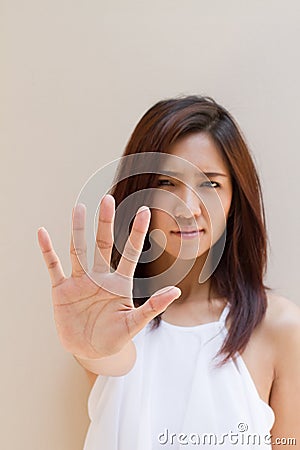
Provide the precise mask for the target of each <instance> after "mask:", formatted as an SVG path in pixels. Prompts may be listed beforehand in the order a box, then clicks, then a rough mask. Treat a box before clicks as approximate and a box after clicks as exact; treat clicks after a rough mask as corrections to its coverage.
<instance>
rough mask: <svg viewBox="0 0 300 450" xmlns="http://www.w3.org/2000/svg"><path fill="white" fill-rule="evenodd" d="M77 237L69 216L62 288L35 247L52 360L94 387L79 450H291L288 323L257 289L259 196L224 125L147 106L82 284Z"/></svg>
mask: <svg viewBox="0 0 300 450" xmlns="http://www.w3.org/2000/svg"><path fill="white" fill-rule="evenodd" d="M131 156H132V157H133V158H131ZM141 157H142V159H141ZM136 194H138V196H137V197H136ZM128 199H129V201H127V202H126V200H128ZM124 202H125V203H124ZM122 205H123V207H122ZM144 205H146V206H147V207H143V206H144ZM139 206H142V208H140V209H139V210H138V212H137V209H138V207H139ZM116 207H118V209H117V211H116V214H115V208H116ZM150 210H151V213H150ZM136 213H137V214H136ZM132 217H134V220H132ZM84 228H85V207H84V205H82V204H79V205H77V207H76V208H74V210H73V232H74V239H73V240H72V242H71V260H72V275H71V277H70V278H66V276H65V275H64V273H63V270H62V267H61V264H60V261H59V259H58V257H57V255H56V253H55V252H54V250H53V246H52V243H51V240H50V237H49V235H48V233H47V232H46V230H45V229H43V228H42V229H40V230H39V232H38V237H39V243H40V247H41V250H42V252H43V255H44V258H45V261H46V264H47V267H48V270H49V274H50V276H51V280H52V286H53V303H54V312H55V320H56V324H57V330H58V334H59V337H60V339H61V342H62V345H63V346H64V347H65V348H66V349H67V350H68V351H69V352H71V353H72V354H73V355H74V356H75V357H76V359H77V360H78V361H79V363H80V364H81V365H82V366H83V367H84V368H85V369H86V370H87V372H88V374H89V375H90V377H91V379H92V378H94V379H95V378H96V377H97V375H100V376H99V377H97V380H96V382H95V384H94V386H93V389H92V391H91V394H90V398H89V415H90V418H91V424H90V428H89V431H88V435H87V438H86V443H85V450H96V449H98V448H99V449H103V450H117V449H119V450H129V449H130V450H148V449H149V450H150V449H153V450H154V449H155V450H156V449H159V448H173V449H175V448H187V447H188V448H195V446H197V445H201V447H205V448H206V447H207V448H213V447H217V446H220V447H221V448H244V447H245V448H251V449H254V448H271V446H273V448H274V447H276V445H280V444H281V445H282V444H284V445H285V448H293V449H295V448H300V419H299V417H300V311H299V308H298V307H297V306H296V305H295V304H294V303H292V302H291V301H289V300H287V299H285V298H283V297H280V296H277V295H274V294H272V293H271V289H270V288H268V287H267V286H265V285H264V283H263V276H264V274H265V271H266V261H267V236H266V228H265V216H264V207H263V200H262V195H261V188H260V182H259V179H258V175H257V172H256V169H255V166H254V163H253V161H252V158H251V155H250V152H249V150H248V148H247V145H246V143H245V140H244V138H243V136H242V134H241V132H240V130H239V128H238V126H237V124H236V123H235V121H234V119H233V118H232V116H231V115H230V114H229V112H228V111H227V110H226V109H225V108H224V107H222V106H221V105H219V104H217V103H216V102H215V101H214V100H213V99H211V98H209V97H198V96H187V97H183V98H177V99H170V100H165V101H161V102H159V103H157V104H156V105H154V106H153V107H152V108H151V109H150V110H149V111H147V112H146V114H145V115H144V116H143V117H142V119H141V120H140V122H139V123H138V125H137V126H136V128H135V130H134V132H133V134H132V136H131V138H130V140H129V143H128V145H127V147H126V149H125V152H124V154H123V159H122V160H121V164H120V167H119V170H118V173H117V176H116V180H115V183H114V186H113V187H112V188H111V190H110V195H106V196H104V197H103V199H102V201H101V205H100V212H99V225H98V230H97V239H96V240H97V246H96V249H95V255H94V265H93V268H92V270H91V271H89V270H88V267H87V258H86V244H85V236H84ZM128 228H129V232H127V229H128ZM129 233H130V234H129ZM128 234H129V238H128ZM127 238H128V239H127ZM74 242H75V246H74ZM75 247H76V248H75ZM144 255H146V256H147V257H146V258H143V256H144ZM111 267H112V268H113V269H114V271H112V270H111ZM166 286H167V288H166V289H164V290H163V291H161V289H162V288H164V287H166ZM207 433H209V434H210V435H209V436H206V438H205V434H206V435H207ZM270 433H271V436H270ZM291 438H292V439H293V440H292V441H288V439H291ZM284 440H285V441H284ZM295 441H296V444H295ZM288 443H289V445H287V444H288Z"/></svg>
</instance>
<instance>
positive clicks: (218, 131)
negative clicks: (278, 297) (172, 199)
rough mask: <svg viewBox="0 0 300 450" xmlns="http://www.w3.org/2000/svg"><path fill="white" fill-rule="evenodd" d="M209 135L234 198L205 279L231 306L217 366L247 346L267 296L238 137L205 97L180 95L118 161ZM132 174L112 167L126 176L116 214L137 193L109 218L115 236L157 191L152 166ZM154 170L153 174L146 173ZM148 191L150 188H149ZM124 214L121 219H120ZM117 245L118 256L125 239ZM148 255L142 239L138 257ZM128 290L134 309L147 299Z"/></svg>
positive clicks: (254, 196)
mask: <svg viewBox="0 0 300 450" xmlns="http://www.w3.org/2000/svg"><path fill="white" fill-rule="evenodd" d="M196 132H205V133H207V134H209V136H210V137H211V138H212V140H213V142H214V143H215V144H216V146H217V147H218V148H219V149H220V150H221V152H222V155H223V157H224V158H225V160H226V162H227V164H228V167H229V170H230V174H231V177H232V187H233V195H232V201H231V207H230V211H229V215H228V220H227V224H226V232H227V233H226V242H225V247H224V251H223V254H222V257H221V259H220V261H219V263H218V266H217V268H216V269H215V271H214V272H213V274H212V275H211V287H212V286H213V287H214V289H215V291H216V292H217V293H218V294H219V295H220V296H222V297H225V298H226V299H227V301H228V302H229V304H230V306H231V307H230V312H229V316H228V317H229V319H230V328H229V331H228V335H227V337H226V339H225V341H224V343H223V346H222V348H221V349H220V352H219V354H223V356H224V358H223V362H226V361H227V360H228V359H229V358H231V357H235V355H236V353H237V352H241V351H242V350H243V349H244V348H245V347H246V345H247V343H248V341H249V339H250V336H251V334H252V332H253V330H254V328H255V327H256V326H257V325H258V324H259V323H260V322H261V321H262V319H263V317H264V315H265V312H266V308H267V296H266V290H269V289H270V288H269V287H267V286H265V285H264V282H263V279H264V275H265V273H266V265H267V233H266V223H265V211H264V205H263V198H262V192H261V185H260V181H259V177H258V173H257V171H256V168H255V164H254V162H253V159H252V157H251V154H250V150H249V149H248V147H247V144H246V142H245V139H244V137H243V135H242V132H241V131H240V129H239V126H238V125H237V123H236V121H235V120H234V118H233V117H232V116H231V115H230V113H229V112H228V111H227V110H226V109H225V108H224V107H223V106H221V105H219V104H218V103H217V102H216V101H215V100H214V99H212V98H211V97H202V96H195V95H192V96H184V97H179V98H173V99H168V100H163V101H160V102H158V103H156V104H155V105H154V106H153V107H151V108H150V109H149V110H148V111H147V112H146V113H145V114H144V115H143V117H142V118H141V120H140V121H139V123H138V124H137V126H136V127H135V129H134V131H133V133H132V135H131V137H130V139H129V142H128V144H127V146H126V148H125V151H124V153H123V156H128V155H133V154H139V153H147V152H157V153H163V152H164V153H166V152H167V150H168V148H169V146H170V145H171V144H173V143H174V142H175V141H176V140H177V139H179V138H181V137H183V136H186V135H188V134H191V133H196ZM131 169H132V167H131V163H130V161H129V162H128V161H126V158H125V163H124V164H122V161H121V165H120V168H119V174H121V175H123V177H124V176H125V178H124V179H122V180H121V181H118V177H117V178H116V181H115V184H114V186H113V187H112V189H111V190H110V193H111V194H112V195H113V196H114V198H115V202H116V207H118V205H119V204H120V203H121V202H122V201H123V200H124V199H126V198H127V197H128V196H130V195H132V194H133V193H135V192H138V191H141V196H139V200H140V202H139V204H133V205H132V207H127V208H125V210H124V209H123V213H122V217H121V216H120V215H119V216H118V215H117V214H116V217H115V226H114V235H115V236H117V237H120V236H121V235H122V233H121V230H122V229H123V230H124V223H126V220H127V219H128V218H129V219H128V221H130V218H132V217H133V216H134V214H135V213H136V211H137V209H138V208H139V207H140V206H141V205H147V200H149V195H148V193H147V190H148V191H149V187H153V186H155V185H156V184H155V183H156V180H157V178H158V176H159V175H158V174H156V173H155V167H151V169H152V170H151V173H141V174H139V173H136V175H134V176H126V173H130V171H131ZM153 169H154V170H153ZM150 191H151V189H150ZM124 214H125V215H126V214H128V217H127V219H126V218H125V216H124ZM132 221H133V220H131V222H130V225H129V229H128V233H126V236H124V233H123V237H122V238H121V241H122V242H120V240H119V242H118V246H117V247H118V249H120V248H121V249H122V248H123V247H124V245H125V241H126V239H127V237H128V235H129V233H130V230H131V226H132ZM148 248H149V236H148V233H147V235H146V238H145V243H144V248H143V252H144V251H146V250H147V249H148ZM120 257H121V252H119V250H117V248H116V246H115V245H114V247H113V251H112V260H111V264H112V266H113V268H114V269H116V268H117V265H118V262H119V260H120ZM146 276H147V264H145V263H141V262H140V260H139V262H138V264H137V267H136V271H135V274H134V277H135V278H139V277H146ZM134 292H135V290H134V287H133V300H134V304H135V305H136V306H139V305H141V304H142V303H144V302H145V301H146V300H147V299H148V298H149V297H141V296H140V297H139V298H136V297H135V294H134ZM160 320H161V318H160V315H158V316H157V317H155V319H153V327H154V328H155V327H157V326H159V322H160Z"/></svg>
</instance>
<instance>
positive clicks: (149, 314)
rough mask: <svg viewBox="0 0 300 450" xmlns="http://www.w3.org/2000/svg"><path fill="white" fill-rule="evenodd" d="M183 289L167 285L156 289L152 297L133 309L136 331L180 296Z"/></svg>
mask: <svg viewBox="0 0 300 450" xmlns="http://www.w3.org/2000/svg"><path fill="white" fill-rule="evenodd" d="M180 295H181V290H180V289H179V288H178V287H176V286H167V287H164V288H163V289H160V290H159V291H156V292H155V293H154V294H153V295H151V297H150V298H149V299H148V300H147V301H146V302H145V303H144V304H143V305H142V306H139V307H138V308H136V309H134V310H133V315H134V317H133V319H134V320H133V323H135V328H137V330H134V333H135V334H136V333H137V332H138V331H140V330H141V329H142V328H144V327H145V326H146V325H147V323H148V322H150V320H152V319H154V317H155V316H157V315H158V314H161V313H162V312H163V311H164V310H165V309H166V308H167V307H168V306H169V305H170V304H171V303H172V302H173V301H174V300H176V298H178V297H180Z"/></svg>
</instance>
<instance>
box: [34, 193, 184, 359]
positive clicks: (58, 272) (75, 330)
mask: <svg viewBox="0 0 300 450" xmlns="http://www.w3.org/2000/svg"><path fill="white" fill-rule="evenodd" d="M143 208H144V209H143ZM114 216H115V200H114V198H113V196H111V195H106V196H104V197H103V199H102V201H101V204H100V211H99V223H98V229H97V237H96V244H97V245H96V246H95V254H94V264H93V268H92V270H91V271H90V272H89V270H88V267H87V251H86V239H85V222H86V209H85V206H84V205H83V204H79V205H77V206H76V207H75V208H74V209H73V233H74V234H73V236H71V247H70V256H71V263H72V274H71V276H70V277H69V278H67V277H66V276H65V274H64V271H63V269H62V266H61V263H60V260H59V258H58V256H57V254H56V252H55V251H54V249H53V245H52V242H51V239H50V236H49V234H48V232H47V231H46V230H45V229H44V228H40V229H39V230H38V241H39V245H40V248H41V251H42V253H43V257H44V260H45V262H46V265H47V268H48V272H49V275H50V278H51V283H52V300H53V307H54V319H55V323H56V327H57V332H58V335H59V338H60V341H61V343H62V345H63V346H64V348H65V349H66V350H67V351H69V352H70V353H73V354H76V355H77V356H79V357H82V358H95V359H96V358H102V357H105V356H110V355H113V354H115V353H118V352H119V351H120V350H122V348H123V347H124V346H125V345H126V344H128V342H129V341H130V340H131V339H132V338H133V337H134V336H135V335H136V334H137V333H138V332H139V331H140V330H141V329H142V328H143V327H145V326H146V325H147V323H148V322H150V320H152V319H153V318H154V317H155V316H156V315H158V314H160V313H161V312H163V311H164V310H165V309H166V308H167V307H168V305H169V304H170V303H172V302H173V301H174V300H175V299H176V298H178V297H179V295H180V294H181V292H180V289H178V288H176V287H173V286H168V287H166V288H164V289H163V290H160V291H157V292H155V293H154V294H153V295H152V296H151V297H150V298H149V299H148V300H147V301H146V302H145V303H144V304H143V305H142V306H139V307H138V308H136V307H135V306H134V304H133V299H132V287H133V274H134V271H135V268H136V265H137V261H138V259H139V257H140V254H141V251H142V248H143V243H144V239H145V236H146V233H147V229H148V226H149V223H150V210H149V208H147V207H142V208H140V209H139V211H138V212H137V214H136V216H135V218H134V221H133V225H132V230H131V233H130V236H129V238H128V240H127V242H126V245H125V247H124V252H123V255H122V256H121V258H120V261H119V264H118V267H117V269H116V270H115V271H114V272H111V270H110V260H111V254H112V247H113V225H114ZM74 242H75V244H74Z"/></svg>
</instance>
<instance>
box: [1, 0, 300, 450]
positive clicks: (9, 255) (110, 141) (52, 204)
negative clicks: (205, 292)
mask: <svg viewBox="0 0 300 450" xmlns="http://www.w3.org/2000/svg"><path fill="white" fill-rule="evenodd" d="M0 17H1V19H0V20H1V24H0V30H1V39H0V42H1V48H2V51H3V53H2V58H1V65H2V69H1V78H2V82H1V100H0V104H1V121H0V127H1V141H2V143H1V160H2V164H1V167H2V173H1V179H0V180H1V181H0V182H1V207H2V214H1V229H2V230H1V253H2V259H1V277H2V281H1V291H2V293H1V305H2V308H1V309H2V310H1V317H2V325H1V334H2V336H1V341H0V342H1V343H2V351H1V397H0V398H1V414H2V417H1V421H0V423H1V448H6V449H10V450H24V449H28V450H41V449H42V450H81V449H82V447H83V441H84V436H85V433H86V430H87V426H88V417H87V406H86V400H87V395H88V392H89V384H88V381H87V379H86V376H85V373H84V372H83V370H82V369H81V368H80V367H79V366H78V365H77V364H76V362H75V361H74V360H73V358H72V356H71V355H69V354H67V353H66V352H65V351H64V350H63V349H62V347H61V346H60V343H59V341H58V338H57V336H56V330H55V325H54V321H53V316H52V305H51V297H50V284H49V279H48V273H47V271H46V268H45V266H44V262H43V260H42V257H41V255H40V253H39V249H38V245H37V240H36V230H37V228H38V227H39V226H42V225H43V226H45V227H46V228H47V229H48V230H49V232H50V234H51V236H52V239H53V242H54V245H55V248H56V250H57V252H58V254H59V255H60V257H61V260H62V264H63V266H64V269H65V272H66V273H67V274H69V272H70V262H69V256H68V249H69V239H70V225H71V209H72V206H73V204H74V202H75V200H76V197H77V195H78V193H79V191H80V189H81V187H82V185H83V184H84V182H85V181H86V180H87V178H88V177H89V176H90V175H91V174H92V173H93V172H94V171H95V170H97V169H98V168H99V167H101V166H102V165H103V164H105V163H107V162H109V161H111V160H112V159H113V158H117V157H118V156H120V155H121V153H122V150H123V148H124V145H125V143H126V141H127V139H128V137H129V135H130V132H131V130H132V128H133V126H134V125H135V124H136V122H137V121H138V119H139V118H140V116H141V115H142V113H144V111H145V110H146V109H147V108H148V107H149V106H150V105H152V104H153V103H154V102H156V101H158V100H160V99H161V98H165V97H169V96H173V95H178V94H183V93H198V94H206V95H211V96H213V97H214V98H215V99H216V100H218V101H219V102H221V103H223V104H224V105H225V106H226V107H227V108H228V109H229V110H230V111H231V112H232V113H233V115H234V116H235V117H236V118H237V120H238V121H239V123H240V125H241V127H242V129H243V130H244V133H245V135H246V137H247V140H248V142H249V144H250V146H251V148H252V151H253V153H254V155H255V159H256V161H257V164H258V167H259V173H260V175H261V180H262V185H263V190H264V198H265V205H266V211H267V220H268V230H269V237H270V243H271V253H270V265H269V272H268V278H267V282H268V283H269V285H271V286H273V287H274V288H276V290H277V292H279V293H281V294H283V295H285V296H287V297H288V298H290V299H292V300H293V301H295V302H298V303H299V304H300V297H299V290H298V280H299V275H298V264H297V263H298V260H299V229H300V227H299V221H300V220H299V219H300V217H299V194H300V187H299V183H300V182H299V175H298V170H299V164H300V160H299V128H300V127H299V100H300V88H299V79H300V66H299V46H298V43H299V42H300V28H299V19H300V11H299V2H297V1H296V0H295V1H286V2H284V1H275V0H260V1H258V0H252V1H251V2H250V1H242V0H236V1H233V0H231V1H229V0H227V1H222V0H219V1H217V0H214V1H212V0H210V1H209V2H208V1H207V0H206V1H202V0H187V1H185V2H183V1H182V0H180V1H179V0H160V1H158V0H152V1H151V2H150V1H137V0H126V1H121V0H119V1H118V2H117V1H108V0H105V1H103V0H102V1H101V0H100V1H99V0H98V1H95V0H90V1H86V2H84V1H79V0H72V1H71V0H59V1H58V0H51V1H50V0H47V1H43V0H42V1H41V0H35V1H34V0H28V1H26V2H25V1H24V2H22V1H15V0H7V1H2V2H1V14H0ZM3 344H5V345H4V348H3Z"/></svg>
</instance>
